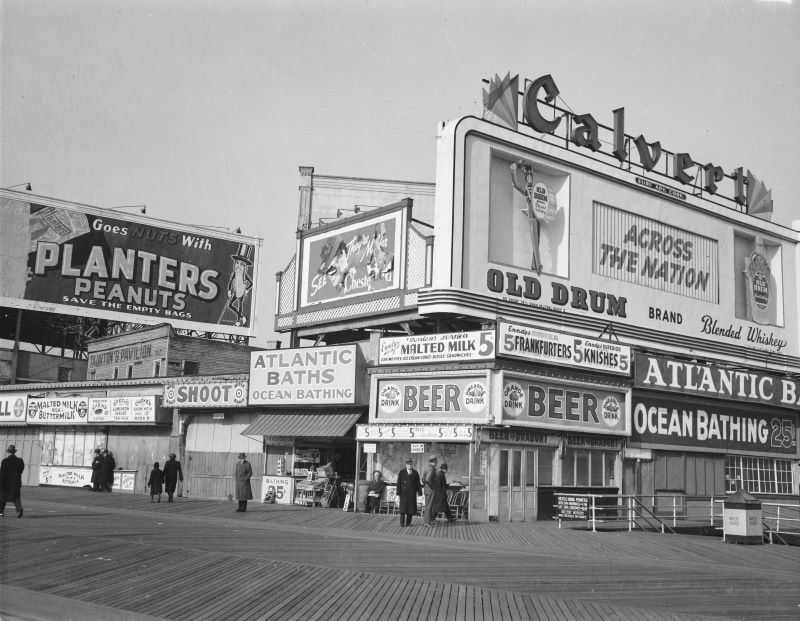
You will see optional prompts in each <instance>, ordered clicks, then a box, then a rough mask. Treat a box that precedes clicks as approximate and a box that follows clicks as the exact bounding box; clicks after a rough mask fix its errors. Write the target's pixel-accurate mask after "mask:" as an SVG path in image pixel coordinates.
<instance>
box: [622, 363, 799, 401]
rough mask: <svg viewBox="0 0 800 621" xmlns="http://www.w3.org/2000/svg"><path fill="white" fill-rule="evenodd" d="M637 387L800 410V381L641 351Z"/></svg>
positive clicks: (635, 381) (636, 379) (637, 371)
mask: <svg viewBox="0 0 800 621" xmlns="http://www.w3.org/2000/svg"><path fill="white" fill-rule="evenodd" d="M634 384H635V385H636V387H637V388H645V389H648V390H662V391H667V392H672V393H675V392H679V393H683V394H689V395H698V396H702V397H712V398H715V399H728V400H730V401H737V402H742V401H746V402H749V403H759V404H762V405H775V406H779V407H784V408H789V409H790V410H794V411H795V412H797V411H800V381H798V380H797V379H794V378H790V377H778V376H776V375H770V374H768V373H761V372H758V371H752V370H747V369H730V368H725V367H722V366H714V365H705V364H699V363H697V362H690V361H686V360H673V359H671V358H666V357H663V356H655V355H652V354H644V353H639V354H637V355H636V363H635V375H634Z"/></svg>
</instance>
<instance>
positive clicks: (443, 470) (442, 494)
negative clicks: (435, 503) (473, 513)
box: [434, 464, 456, 522]
mask: <svg viewBox="0 0 800 621" xmlns="http://www.w3.org/2000/svg"><path fill="white" fill-rule="evenodd" d="M447 470H448V468H447V464H442V465H441V466H439V473H438V474H439V478H438V483H439V507H438V510H437V511H436V513H434V518H435V517H436V515H438V514H439V513H444V517H446V518H447V521H448V522H452V521H453V520H455V519H456V518H455V516H454V515H453V512H452V511H451V510H450V503H449V502H447Z"/></svg>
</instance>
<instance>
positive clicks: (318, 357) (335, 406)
mask: <svg viewBox="0 0 800 621" xmlns="http://www.w3.org/2000/svg"><path fill="white" fill-rule="evenodd" d="M367 381H368V380H367V376H366V374H365V373H364V356H363V353H362V350H361V347H360V346H359V345H357V344H352V345H341V346H323V347H304V348H295V349H281V350H274V351H255V352H252V354H251V360H250V376H249V392H248V403H249V406H250V407H251V408H252V409H253V411H254V412H255V413H256V414H257V416H255V417H254V419H253V422H252V423H251V424H250V425H249V426H247V427H246V428H245V429H243V430H242V431H241V434H242V436H245V437H248V438H257V439H258V440H259V441H261V442H262V443H263V447H264V458H265V460H264V467H263V470H262V471H261V473H260V474H261V475H262V477H263V479H262V487H263V493H262V499H264V498H266V499H268V500H269V501H274V502H277V503H280V504H292V503H296V504H303V505H309V506H314V505H316V504H319V503H320V502H321V501H322V499H321V496H322V494H321V493H318V492H320V491H325V489H324V485H325V484H327V485H331V486H333V487H335V492H336V493H335V494H330V495H329V496H328V500H330V499H331V497H333V498H334V500H331V501H330V502H331V505H332V506H333V504H335V503H336V500H335V499H336V498H339V499H340V500H341V499H342V498H343V497H344V494H342V493H341V492H342V486H343V485H347V484H348V483H349V484H352V483H353V482H354V481H355V479H356V475H357V465H355V464H356V443H355V425H356V423H357V422H359V421H361V420H366V395H367ZM317 478H319V479H323V478H324V481H322V480H320V481H319V482H317V483H316V484H315V482H316V479H317ZM328 491H331V490H328Z"/></svg>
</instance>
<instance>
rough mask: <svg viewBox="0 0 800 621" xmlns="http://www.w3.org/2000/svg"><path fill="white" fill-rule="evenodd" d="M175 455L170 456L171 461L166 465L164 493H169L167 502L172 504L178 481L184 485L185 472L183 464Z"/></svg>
mask: <svg viewBox="0 0 800 621" xmlns="http://www.w3.org/2000/svg"><path fill="white" fill-rule="evenodd" d="M176 457H177V456H176V455H175V453H170V454H169V461H168V462H167V463H165V464H164V491H165V492H167V502H172V495H173V494H174V493H175V487H177V485H178V481H180V482H181V483H183V470H182V469H181V462H179V461H178V460H177V459H176Z"/></svg>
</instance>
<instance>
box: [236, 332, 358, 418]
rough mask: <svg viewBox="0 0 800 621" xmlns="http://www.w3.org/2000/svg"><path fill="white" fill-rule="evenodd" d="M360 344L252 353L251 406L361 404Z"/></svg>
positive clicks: (249, 400) (249, 399)
mask: <svg viewBox="0 0 800 621" xmlns="http://www.w3.org/2000/svg"><path fill="white" fill-rule="evenodd" d="M362 364H363V362H362V358H361V354H360V352H359V349H358V346H357V345H341V346H331V347H303V348H299V349H275V350H267V351H254V352H251V354H250V387H249V398H248V402H249V404H250V405H298V404H303V405H311V404H343V405H344V404H350V405H355V404H358V403H360V400H361V390H360V388H361V387H360V384H358V383H357V379H359V378H358V375H357V371H358V370H359V369H361V367H362Z"/></svg>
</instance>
